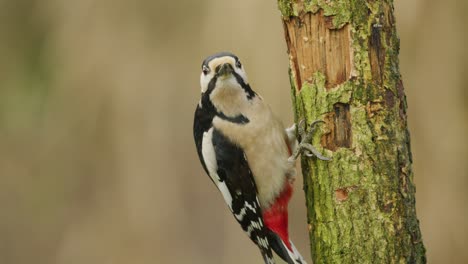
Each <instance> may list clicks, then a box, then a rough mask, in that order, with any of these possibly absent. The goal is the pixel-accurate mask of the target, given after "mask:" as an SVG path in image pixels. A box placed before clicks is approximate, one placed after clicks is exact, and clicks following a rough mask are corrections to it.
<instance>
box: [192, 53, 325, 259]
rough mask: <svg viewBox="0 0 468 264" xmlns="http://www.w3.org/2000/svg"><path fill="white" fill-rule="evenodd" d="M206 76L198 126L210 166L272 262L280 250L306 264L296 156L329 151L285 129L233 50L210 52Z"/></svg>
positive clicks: (238, 215) (203, 155)
mask: <svg viewBox="0 0 468 264" xmlns="http://www.w3.org/2000/svg"><path fill="white" fill-rule="evenodd" d="M200 83H201V92H202V93H201V100H200V102H199V103H198V106H197V108H196V111H195V120H194V126H193V133H194V137H195V143H196V147H197V151H198V155H199V158H200V161H201V163H202V165H203V168H204V169H205V171H206V173H207V174H208V175H209V176H210V178H211V180H212V181H213V182H214V184H215V185H216V187H217V188H218V189H219V191H220V192H221V194H222V196H223V197H224V200H225V202H226V203H227V205H228V207H229V209H230V210H231V212H232V213H233V215H234V217H235V218H236V220H237V221H238V222H239V224H240V225H241V227H242V229H243V230H244V231H245V232H246V233H247V235H248V236H249V237H250V239H251V240H252V241H253V242H254V243H255V244H256V245H257V246H258V247H259V249H260V252H261V254H262V256H263V259H264V261H265V263H267V264H274V263H275V261H274V258H273V251H274V252H275V253H276V254H277V255H278V256H280V257H281V258H282V259H283V260H285V261H286V262H287V263H289V264H298V263H302V264H304V263H305V261H304V259H303V257H302V256H301V255H300V253H299V252H298V250H297V249H296V248H295V246H294V244H293V243H292V242H291V240H289V235H288V203H289V200H290V198H291V195H292V189H293V188H292V182H293V180H294V177H295V173H296V171H295V160H296V158H297V156H298V153H299V151H300V149H301V148H304V149H306V150H308V151H309V153H310V152H312V153H313V154H315V155H316V156H317V157H319V158H320V159H327V158H325V157H323V156H321V155H320V154H318V152H317V151H315V149H313V147H312V146H311V145H310V144H307V143H305V142H304V144H301V145H300V147H298V145H297V141H296V137H295V132H296V127H295V126H292V127H291V128H289V129H285V128H284V126H283V124H282V123H281V121H280V120H279V119H278V118H277V117H276V116H275V115H274V114H273V113H272V111H271V109H270V107H269V106H268V104H267V103H266V102H265V101H264V100H263V99H262V97H261V96H259V95H258V94H257V93H255V92H254V91H253V90H252V89H251V87H250V85H249V82H248V80H247V75H246V73H245V70H244V67H243V65H242V64H241V62H240V61H239V58H238V57H237V56H235V55H234V54H232V53H228V52H222V53H217V54H214V55H212V56H209V57H208V58H206V59H205V60H204V61H203V63H202V73H201V76H200ZM312 130H313V129H312ZM309 132H311V131H309ZM306 138H308V139H309V140H310V137H307V136H306Z"/></svg>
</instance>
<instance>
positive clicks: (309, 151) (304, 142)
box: [288, 119, 331, 162]
mask: <svg viewBox="0 0 468 264" xmlns="http://www.w3.org/2000/svg"><path fill="white" fill-rule="evenodd" d="M319 123H325V122H324V121H323V120H316V121H314V122H312V124H311V125H310V129H309V132H306V131H305V121H304V119H302V120H301V121H299V123H298V126H297V132H298V134H299V135H300V137H301V143H299V145H298V147H297V148H296V150H295V151H294V153H293V154H292V155H291V157H289V159H288V160H289V161H290V162H294V161H295V160H296V159H297V157H298V156H299V154H300V153H304V154H305V155H306V156H307V157H313V156H315V157H317V158H318V159H319V160H325V161H328V160H331V158H328V157H325V156H323V155H322V154H320V152H318V150H316V149H315V148H314V146H312V144H310V143H309V142H311V141H312V136H313V135H314V132H315V129H316V127H317V124H319Z"/></svg>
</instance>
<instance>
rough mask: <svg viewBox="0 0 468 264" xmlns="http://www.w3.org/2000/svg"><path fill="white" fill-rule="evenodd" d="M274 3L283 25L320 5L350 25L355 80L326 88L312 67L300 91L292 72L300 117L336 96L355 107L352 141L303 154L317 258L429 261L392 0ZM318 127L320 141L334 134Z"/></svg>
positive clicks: (327, 106) (321, 110)
mask: <svg viewBox="0 0 468 264" xmlns="http://www.w3.org/2000/svg"><path fill="white" fill-rule="evenodd" d="M278 6H279V9H280V11H281V13H282V15H283V18H284V19H285V21H286V22H285V23H287V21H289V20H292V19H294V18H295V17H297V16H300V14H301V13H303V12H312V13H316V12H318V11H319V10H320V9H321V10H323V11H324V13H323V14H324V15H325V16H332V17H333V26H334V27H336V28H340V27H342V26H343V25H345V24H347V23H349V24H350V26H351V39H352V49H353V61H352V63H353V67H354V69H355V76H354V77H353V78H350V79H349V80H347V81H345V82H344V83H342V84H340V85H338V86H337V87H333V88H331V89H327V88H326V87H325V81H326V76H325V75H324V74H322V73H321V72H316V73H314V75H313V78H312V79H313V81H312V82H310V81H309V82H308V81H306V80H301V82H299V83H302V87H300V89H297V88H298V87H294V84H295V83H298V82H295V81H294V79H293V78H294V76H293V74H290V76H291V85H292V90H291V94H292V99H293V106H294V109H295V119H296V121H297V120H301V119H305V120H306V121H307V123H308V124H310V123H311V122H313V121H314V120H318V119H322V120H323V119H324V118H325V116H326V115H327V114H329V113H332V112H333V111H334V107H335V105H336V104H337V103H342V104H346V105H349V114H350V124H351V131H352V132H351V135H352V145H351V147H350V148H347V147H340V148H338V149H336V150H334V151H332V150H328V149H326V148H323V149H321V151H322V153H324V154H325V155H326V156H329V157H332V158H333V160H332V161H329V162H326V161H320V160H316V159H309V158H304V157H303V158H302V170H303V175H304V191H305V194H306V202H307V207H308V223H309V227H310V240H311V252H312V259H313V261H314V263H425V262H426V257H425V248H424V245H423V243H422V238H421V232H420V229H419V222H418V220H417V217H416V210H415V186H414V184H413V171H412V158H411V149H410V138H409V132H408V128H407V121H406V98H405V95H404V91H403V85H402V81H401V76H400V73H399V66H398V50H399V39H398V37H397V35H396V28H395V24H394V17H393V1H392V0H387V1H382V0H375V1H371V0H368V1H364V0H354V1H351V0H337V1H324V0H310V1H291V0H278ZM376 36H377V37H378V38H379V39H378V42H379V45H381V46H382V50H383V51H384V54H383V56H384V58H385V59H384V64H383V69H382V71H383V72H382V76H381V77H380V80H379V81H377V80H376V76H375V74H373V71H372V68H371V61H370V55H369V54H370V49H371V48H373V47H371V45H372V43H375V40H374V42H373V41H371V40H370V39H371V38H372V37H374V38H375V37H376ZM321 129H322V131H321V133H320V132H319V133H316V135H315V136H314V138H313V144H314V146H320V145H321V144H322V143H323V138H322V135H323V134H324V133H327V132H329V131H328V128H327V127H326V126H322V128H321ZM343 195H344V196H343Z"/></svg>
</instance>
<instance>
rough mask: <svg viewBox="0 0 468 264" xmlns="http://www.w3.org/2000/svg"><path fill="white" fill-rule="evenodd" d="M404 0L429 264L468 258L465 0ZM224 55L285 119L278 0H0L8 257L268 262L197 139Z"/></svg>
mask: <svg viewBox="0 0 468 264" xmlns="http://www.w3.org/2000/svg"><path fill="white" fill-rule="evenodd" d="M395 1H396V2H395V7H396V16H397V26H398V30H399V35H400V37H401V56H400V61H401V72H402V74H403V77H404V81H405V87H406V93H407V96H408V104H409V122H410V123H409V125H410V130H411V136H412V149H413V155H414V167H415V172H416V179H415V180H416V186H417V210H418V216H419V219H420V221H421V228H422V232H423V237H424V242H425V244H426V247H427V254H428V259H429V263H468V250H466V249H465V248H466V246H467V245H468V206H467V205H466V202H467V198H468V194H467V191H466V190H467V187H468V177H467V176H468V140H467V137H468V106H467V104H466V102H467V100H468V92H467V89H466V83H467V82H468V74H467V72H466V71H465V69H467V66H468V63H467V61H468V56H467V55H468V52H467V51H466V47H465V46H466V43H467V41H468V39H467V38H468V36H467V34H466V26H467V24H468V17H467V16H466V11H468V10H467V8H466V5H467V2H466V1H457V0H447V1H435V0H426V1H423V0H412V1H403V0H395ZM221 50H230V51H233V52H235V53H236V54H238V55H239V56H240V57H241V59H242V60H243V62H244V65H246V68H247V71H248V73H249V75H250V81H251V84H252V86H253V88H254V89H255V90H256V91H257V92H259V93H260V94H262V95H263V97H264V98H266V100H268V101H269V103H270V104H271V106H272V108H273V109H274V110H275V111H276V113H278V114H279V116H280V117H281V118H282V119H283V121H284V122H285V123H286V124H290V123H291V122H292V112H291V102H290V97H289V84H288V79H287V78H288V77H287V63H288V61H287V55H286V47H285V43H284V39H283V28H282V25H281V22H280V14H279V11H277V9H276V1H274V0H270V1H249V0H239V1H219V0H205V1H193V0H181V1H145V0H136V1H124V0H101V1H92V0H81V1H60V0H40V1H39V0H0V210H1V211H0V263H2V264H23V263H35V264H43V263H44V264H48V263H60V264H75V263H76V264H78V263H79V264H81V263H87V264H94V263H96V264H107V263H109V264H120V263H122V264H124V263H142V264H143V263H144V264H146V263H208V264H211V263H226V264H229V263H232V264H234V263H236V264H237V263H261V257H260V254H259V253H258V252H257V249H256V248H255V247H254V246H253V244H251V243H250V241H249V240H248V239H247V236H246V235H245V234H243V233H242V232H241V230H240V228H239V227H238V225H237V223H236V222H235V221H234V218H233V217H232V216H231V215H230V214H229V212H228V210H227V207H226V206H225V205H224V202H223V201H222V199H221V196H220V195H219V194H218V193H217V191H216V189H215V188H214V186H213V185H212V184H211V182H210V180H209V179H208V177H207V176H206V175H204V172H203V171H202V168H201V166H200V164H199V161H198V158H197V156H196V152H195V147H194V143H193V140H192V117H193V110H194V107H195V104H196V103H197V102H198V99H199V84H198V82H199V72H200V65H201V61H202V59H203V58H204V57H205V56H207V55H209V54H211V53H214V52H217V51H221ZM297 184H298V185H297V191H296V195H295V197H294V202H293V204H292V205H291V217H292V220H291V229H292V231H291V233H292V238H293V240H294V241H295V243H296V244H297V246H298V248H299V249H300V251H301V252H302V253H303V255H305V257H306V259H308V260H310V253H309V249H308V239H307V228H306V225H305V208H304V200H303V199H304V197H303V192H302V190H301V185H300V184H302V183H301V182H298V183H297Z"/></svg>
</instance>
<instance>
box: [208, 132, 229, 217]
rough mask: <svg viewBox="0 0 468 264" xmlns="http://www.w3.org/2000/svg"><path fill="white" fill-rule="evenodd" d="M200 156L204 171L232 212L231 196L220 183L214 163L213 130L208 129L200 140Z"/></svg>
mask: <svg viewBox="0 0 468 264" xmlns="http://www.w3.org/2000/svg"><path fill="white" fill-rule="evenodd" d="M202 155H203V161H205V166H206V169H207V170H208V174H209V175H210V177H211V179H212V180H213V182H214V183H215V184H216V186H217V187H218V190H219V191H220V192H221V194H222V195H223V197H224V201H225V202H226V203H227V205H228V206H229V209H230V210H231V211H232V196H231V193H230V192H229V189H228V188H227V186H226V183H225V182H222V181H221V179H220V178H219V176H218V164H217V162H216V153H215V149H214V146H213V128H210V130H208V131H207V132H205V133H203V140H202Z"/></svg>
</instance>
